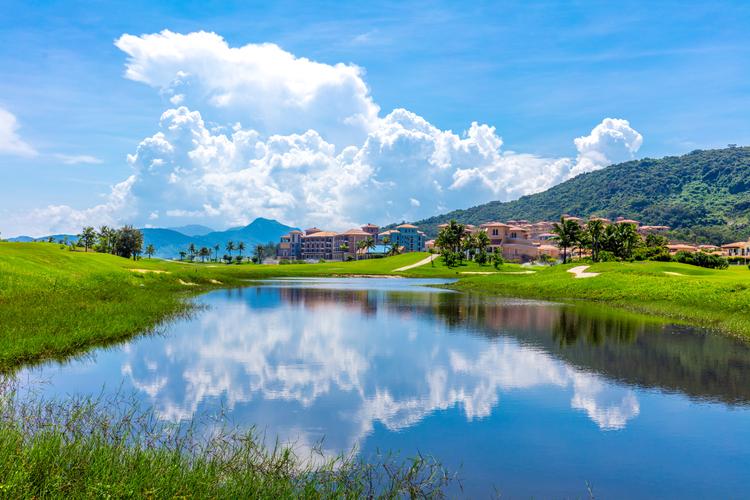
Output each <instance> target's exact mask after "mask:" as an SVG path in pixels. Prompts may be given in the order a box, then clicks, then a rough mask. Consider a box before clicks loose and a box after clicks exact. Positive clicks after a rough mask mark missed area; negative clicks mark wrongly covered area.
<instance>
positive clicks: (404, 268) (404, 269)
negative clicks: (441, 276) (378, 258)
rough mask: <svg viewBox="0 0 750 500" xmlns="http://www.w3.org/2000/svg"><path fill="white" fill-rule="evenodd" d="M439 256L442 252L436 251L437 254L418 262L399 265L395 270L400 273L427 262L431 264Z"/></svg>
mask: <svg viewBox="0 0 750 500" xmlns="http://www.w3.org/2000/svg"><path fill="white" fill-rule="evenodd" d="M438 257H440V254H437V253H435V254H432V255H430V256H429V257H427V258H425V259H422V260H420V261H419V262H417V263H415V264H410V265H408V266H404V267H399V268H398V269H394V270H393V272H394V273H398V272H401V271H408V270H409V269H414V268H415V267H419V266H424V265H425V264H429V263H430V262H432V261H433V260H435V259H437V258H438Z"/></svg>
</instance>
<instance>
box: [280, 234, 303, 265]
mask: <svg viewBox="0 0 750 500" xmlns="http://www.w3.org/2000/svg"><path fill="white" fill-rule="evenodd" d="M303 234H304V233H302V231H300V230H298V229H294V230H293V231H289V234H285V235H284V236H282V237H281V243H279V250H278V256H279V258H281V259H290V260H299V259H301V258H302V235H303Z"/></svg>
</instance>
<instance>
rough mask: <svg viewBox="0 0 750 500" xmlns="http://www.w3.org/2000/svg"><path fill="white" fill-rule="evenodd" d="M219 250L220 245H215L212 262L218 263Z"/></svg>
mask: <svg viewBox="0 0 750 500" xmlns="http://www.w3.org/2000/svg"><path fill="white" fill-rule="evenodd" d="M219 250H221V245H219V244H218V243H217V244H215V245H214V262H219Z"/></svg>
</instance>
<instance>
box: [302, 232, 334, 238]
mask: <svg viewBox="0 0 750 500" xmlns="http://www.w3.org/2000/svg"><path fill="white" fill-rule="evenodd" d="M336 234H337V233H334V232H333V231H318V232H317V233H312V234H308V235H306V236H305V238H327V237H329V236H336Z"/></svg>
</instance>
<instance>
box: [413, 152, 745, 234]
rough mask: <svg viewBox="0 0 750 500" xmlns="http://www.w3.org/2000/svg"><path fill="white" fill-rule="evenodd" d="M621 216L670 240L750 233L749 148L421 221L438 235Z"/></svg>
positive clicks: (609, 172)
mask: <svg viewBox="0 0 750 500" xmlns="http://www.w3.org/2000/svg"><path fill="white" fill-rule="evenodd" d="M563 213H566V214H570V215H576V216H579V217H589V216H592V215H596V216H600V217H607V218H615V217H617V216H623V217H627V218H632V219H636V220H639V221H641V223H643V224H649V225H667V226H670V227H672V228H673V231H672V237H673V238H675V239H684V240H691V241H697V242H712V243H716V244H720V243H726V242H728V241H735V240H745V239H747V238H748V236H750V147H730V148H726V149H715V150H708V151H702V150H697V151H693V152H692V153H690V154H686V155H683V156H668V157H665V158H661V159H658V160H657V159H652V158H644V159H642V160H636V161H629V162H626V163H620V164H617V165H611V166H609V167H607V168H604V169H602V170H598V171H596V172H591V173H587V174H582V175H580V176H578V177H575V178H573V179H571V180H569V181H566V182H564V183H562V184H559V185H557V186H555V187H553V188H551V189H549V190H547V191H544V192H542V193H537V194H533V195H529V196H524V197H523V198H520V199H518V200H515V201H511V202H490V203H486V204H484V205H479V206H476V207H472V208H469V209H466V210H456V211H453V212H450V213H447V214H444V215H439V216H436V217H431V218H429V219H425V220H422V221H418V222H415V224H417V225H419V226H421V227H423V228H425V229H426V230H427V232H428V234H431V235H434V234H435V233H436V227H437V225H438V224H440V223H442V222H444V221H447V220H449V219H457V220H458V221H460V222H463V223H470V224H480V223H482V222H486V221H491V220H500V221H504V220H508V219H527V220H529V221H532V222H535V221H539V220H556V219H558V218H559V217H560V215H561V214H563Z"/></svg>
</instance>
